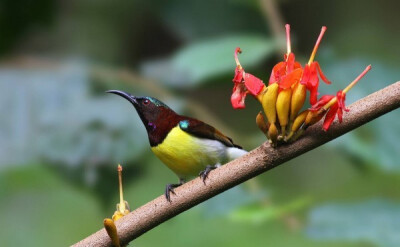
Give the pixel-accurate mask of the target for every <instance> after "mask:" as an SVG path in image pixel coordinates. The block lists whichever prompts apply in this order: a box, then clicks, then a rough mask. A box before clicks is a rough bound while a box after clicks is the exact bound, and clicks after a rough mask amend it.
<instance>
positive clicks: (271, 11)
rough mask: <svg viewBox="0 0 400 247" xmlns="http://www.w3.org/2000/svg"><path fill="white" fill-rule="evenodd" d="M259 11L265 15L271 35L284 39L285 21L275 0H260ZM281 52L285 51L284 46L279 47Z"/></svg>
mask: <svg viewBox="0 0 400 247" xmlns="http://www.w3.org/2000/svg"><path fill="white" fill-rule="evenodd" d="M260 7H261V11H262V13H263V15H264V17H265V20H266V24H267V25H268V26H269V28H270V29H271V31H272V35H273V37H274V38H275V39H277V40H278V41H279V40H284V39H285V29H284V28H283V27H284V26H285V23H284V22H283V19H282V15H281V13H280V11H279V8H278V6H277V3H276V0H260ZM280 50H281V53H285V52H286V47H285V46H281V47H280Z"/></svg>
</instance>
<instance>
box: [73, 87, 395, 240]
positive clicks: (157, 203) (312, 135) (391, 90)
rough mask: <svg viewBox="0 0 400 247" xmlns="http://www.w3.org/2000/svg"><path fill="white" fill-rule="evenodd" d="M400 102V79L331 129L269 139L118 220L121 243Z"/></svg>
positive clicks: (101, 237)
mask: <svg viewBox="0 0 400 247" xmlns="http://www.w3.org/2000/svg"><path fill="white" fill-rule="evenodd" d="M399 107H400V82H396V83H394V84H392V85H390V86H388V87H386V88H384V89H382V90H380V91H378V92H375V93H373V94H370V95H369V96H367V97H365V98H363V99H361V100H359V101H357V102H355V103H353V104H351V105H350V106H349V108H350V112H348V113H347V112H346V113H345V115H344V118H343V122H342V123H341V124H338V123H337V122H336V121H335V122H334V123H333V124H332V126H331V128H330V129H329V131H328V132H324V131H323V130H322V126H321V123H318V124H316V125H314V126H312V127H310V128H308V129H307V131H306V133H305V134H304V136H303V137H302V138H300V139H299V140H297V141H296V142H294V143H292V144H289V145H283V146H280V147H278V148H272V147H270V145H269V144H268V143H267V142H266V143H264V144H262V145H261V146H259V147H258V148H256V149H254V150H253V151H251V152H250V153H249V154H247V155H245V156H243V157H241V158H239V159H236V160H234V161H232V162H229V163H228V164H226V165H224V166H222V167H220V168H218V169H216V170H213V171H212V172H211V173H210V175H209V177H208V179H207V181H206V183H207V184H206V185H204V184H203V181H202V180H201V179H199V178H197V179H194V180H192V181H189V182H188V183H186V184H184V185H182V186H180V187H178V188H177V189H176V190H175V192H176V195H172V194H171V199H172V202H171V203H169V202H167V200H165V198H164V195H162V196H160V197H158V198H156V199H154V200H153V201H151V202H148V203H147V204H145V205H144V206H142V207H140V208H138V209H136V210H135V211H133V212H131V213H130V214H129V215H127V216H125V217H123V218H121V219H120V220H118V221H117V222H116V226H117V229H118V235H119V237H120V240H121V243H122V244H127V243H128V242H130V241H132V240H133V239H135V238H137V237H139V236H140V235H142V234H143V233H145V232H147V231H149V230H150V229H152V228H154V227H156V226H157V225H159V224H161V223H163V222H164V221H167V220H168V219H170V218H172V217H174V216H176V215H178V214H180V213H182V212H184V211H185V210H188V209H189V208H191V207H193V206H195V205H197V204H199V203H201V202H203V201H205V200H207V199H209V198H211V197H213V196H215V195H217V194H219V193H221V192H223V191H225V190H227V189H230V188H232V187H234V186H236V185H238V184H240V183H243V182H244V181H246V180H248V179H250V178H253V177H255V176H257V175H259V174H261V173H263V172H265V171H268V170H270V169H272V168H274V167H276V166H278V165H281V164H283V163H284V162H286V161H288V160H291V159H293V158H295V157H297V156H300V155H301V154H304V153H306V152H308V151H310V150H312V149H314V148H316V147H318V146H321V145H322V144H324V143H326V142H328V141H331V140H333V139H335V138H337V137H339V136H341V135H343V134H346V133H347V132H349V131H351V130H353V129H355V128H357V127H360V126H362V125H363V124H365V123H367V122H370V121H372V120H373V119H375V118H377V117H379V116H381V115H383V114H386V113H388V112H390V111H392V110H395V109H397V108H399ZM74 246H75V247H78V246H112V245H111V240H110V238H109V237H108V235H107V233H106V231H105V230H104V229H101V230H100V231H98V232H96V233H94V234H92V235H91V236H89V237H87V238H86V239H84V240H82V241H80V242H78V243H76V244H75V245H74Z"/></svg>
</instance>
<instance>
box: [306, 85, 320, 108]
mask: <svg viewBox="0 0 400 247" xmlns="http://www.w3.org/2000/svg"><path fill="white" fill-rule="evenodd" d="M307 89H308V90H309V91H310V104H311V105H314V104H316V103H317V97H318V89H317V88H316V87H311V88H307Z"/></svg>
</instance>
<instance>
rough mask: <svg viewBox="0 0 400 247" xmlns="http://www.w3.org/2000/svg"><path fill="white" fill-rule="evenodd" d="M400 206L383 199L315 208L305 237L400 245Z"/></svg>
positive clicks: (386, 245) (391, 246) (391, 245)
mask: <svg viewBox="0 0 400 247" xmlns="http://www.w3.org/2000/svg"><path fill="white" fill-rule="evenodd" d="M399 223H400V204H399V203H395V202H392V201H388V200H383V199H374V200H368V201H364V202H359V203H347V204H346V203H332V204H327V205H323V206H320V207H317V208H314V209H313V210H312V211H311V213H310V216H309V225H308V228H307V235H308V236H309V237H311V238H313V239H317V240H324V241H326V240H337V241H343V240H347V241H365V240H367V241H369V242H371V243H375V244H377V245H378V246H382V247H397V246H400V237H399V232H400V224H399Z"/></svg>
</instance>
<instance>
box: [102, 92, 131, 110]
mask: <svg viewBox="0 0 400 247" xmlns="http://www.w3.org/2000/svg"><path fill="white" fill-rule="evenodd" d="M106 93H113V94H116V95H119V96H121V97H123V98H125V99H126V100H128V101H129V102H131V103H132V105H133V106H134V107H135V108H136V106H137V105H138V103H137V101H136V97H135V96H133V95H131V94H129V93H127V92H124V91H119V90H108V91H106Z"/></svg>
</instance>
